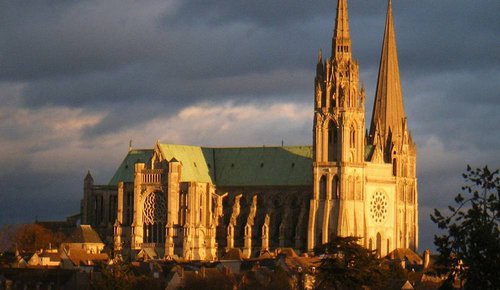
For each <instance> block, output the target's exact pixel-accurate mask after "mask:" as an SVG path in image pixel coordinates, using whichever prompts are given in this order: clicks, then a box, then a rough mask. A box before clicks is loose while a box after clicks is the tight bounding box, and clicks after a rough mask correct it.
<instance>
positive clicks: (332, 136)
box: [328, 120, 338, 162]
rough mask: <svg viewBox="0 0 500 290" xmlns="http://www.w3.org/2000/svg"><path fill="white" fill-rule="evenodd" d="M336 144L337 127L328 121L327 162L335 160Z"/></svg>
mask: <svg viewBox="0 0 500 290" xmlns="http://www.w3.org/2000/svg"><path fill="white" fill-rule="evenodd" d="M337 143H338V136H337V126H336V125H335V123H334V122H333V121H332V120H330V122H328V161H330V162H332V161H336V160H337Z"/></svg>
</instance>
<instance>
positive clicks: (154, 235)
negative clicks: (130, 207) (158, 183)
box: [142, 191, 167, 243]
mask: <svg viewBox="0 0 500 290" xmlns="http://www.w3.org/2000/svg"><path fill="white" fill-rule="evenodd" d="M166 217H167V202H166V200H165V194H164V193H163V192H161V191H153V192H150V193H149V194H148V195H146V198H145V199H144V204H143V207H142V220H143V230H144V233H143V239H144V240H143V241H144V243H164V242H165V223H166Z"/></svg>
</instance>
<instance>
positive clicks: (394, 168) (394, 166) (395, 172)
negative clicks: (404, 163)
mask: <svg viewBox="0 0 500 290" xmlns="http://www.w3.org/2000/svg"><path fill="white" fill-rule="evenodd" d="M392 175H394V176H396V175H398V164H397V161H396V158H393V159H392Z"/></svg>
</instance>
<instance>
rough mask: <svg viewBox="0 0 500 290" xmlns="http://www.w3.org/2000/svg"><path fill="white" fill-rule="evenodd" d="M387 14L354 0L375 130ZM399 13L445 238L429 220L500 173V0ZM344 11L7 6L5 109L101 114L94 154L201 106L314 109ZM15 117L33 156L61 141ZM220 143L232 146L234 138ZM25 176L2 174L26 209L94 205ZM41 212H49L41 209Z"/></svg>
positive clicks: (426, 183)
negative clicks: (466, 188)
mask: <svg viewBox="0 0 500 290" xmlns="http://www.w3.org/2000/svg"><path fill="white" fill-rule="evenodd" d="M169 3H174V4H175V5H170V4H169ZM386 4H387V2H386V1H382V0H380V1H349V9H350V25H351V35H352V39H353V53H354V57H355V58H356V59H358V60H359V64H360V70H361V71H360V73H361V76H362V77H361V78H362V80H363V81H364V84H365V86H366V88H367V94H368V96H367V105H366V112H367V114H366V119H367V122H369V119H370V118H371V108H372V102H373V94H374V91H375V85H376V76H377V69H378V64H379V57H380V46H381V41H382V35H383V28H384V18H385V12H386ZM393 5H394V17H395V24H396V34H397V43H398V53H399V61H400V62H399V63H400V71H401V78H402V81H403V90H404V95H405V108H406V111H407V114H408V119H409V127H410V129H411V130H412V132H413V136H414V138H415V140H416V141H417V144H418V146H419V150H420V152H424V153H421V155H419V180H420V184H419V189H420V193H421V199H420V201H421V205H422V210H421V222H422V224H421V225H422V228H425V229H426V232H432V231H433V230H434V229H433V228H432V226H431V224H430V223H428V221H427V220H425V217H424V216H425V215H428V212H429V211H430V209H432V208H433V207H442V206H444V205H446V204H448V203H449V202H450V201H451V198H452V195H451V194H454V193H456V190H458V189H459V187H460V182H461V180H460V173H461V172H462V171H463V169H464V168H465V165H466V164H467V163H474V164H477V163H479V164H477V165H476V166H481V165H483V164H486V163H489V164H494V165H492V167H494V166H495V165H496V167H498V166H500V164H499V162H500V161H499V159H498V153H499V152H498V150H496V149H494V148H497V147H498V144H500V135H499V134H497V133H496V132H497V131H498V129H497V128H496V127H497V126H496V124H498V123H500V117H499V116H500V115H499V114H497V113H496V112H497V111H498V107H499V106H500V103H499V99H498V97H499V96H498V92H499V91H500V83H499V82H498V81H497V80H498V78H499V68H500V58H499V54H498V49H497V48H498V47H500V43H499V41H500V40H499V39H498V37H496V35H497V34H498V30H499V27H500V18H498V15H497V14H498V11H499V10H500V2H498V1H494V0H481V1H456V0H442V1H432V0H427V1H396V2H394V3H393ZM334 14H335V1H334V0H321V1H309V2H308V1H298V0H293V1H284V0H280V1H277V0H273V1H247V0H232V1H229V0H224V1H222V0H221V1H215V0H213V1H201V0H183V1H172V2H165V1H146V2H145V1H1V2H0V98H1V100H2V106H5V105H6V104H8V105H9V106H16V108H27V109H29V110H34V111H37V110H44V109H46V108H51V107H68V108H76V109H81V110H83V112H84V113H88V114H90V113H93V112H101V113H103V114H105V117H104V118H103V119H102V120H100V122H98V123H97V124H95V125H93V126H89V127H86V128H85V129H84V130H83V131H82V135H81V136H76V137H75V138H80V140H77V141H80V142H84V143H85V144H86V145H85V146H88V148H89V150H91V149H92V147H93V146H96V147H94V148H96V150H104V149H103V148H99V147H98V146H99V145H96V143H99V142H98V141H96V140H100V139H101V138H113V137H112V136H114V135H113V134H116V133H119V132H122V131H124V130H127V128H130V127H134V126H136V127H140V126H141V125H143V124H147V123H148V122H149V121H150V120H152V119H154V118H157V117H164V118H167V117H169V116H174V115H175V114H176V113H177V112H179V111H180V110H182V109H183V108H185V107H188V106H190V105H193V104H197V103H200V102H206V101H209V102H212V103H220V102H225V101H228V100H232V101H234V102H235V104H241V103H259V102H262V101H269V102H280V101H287V102H295V103H297V102H300V103H302V102H304V101H307V100H311V102H312V95H313V79H314V69H315V62H316V55H317V51H318V49H319V48H322V49H323V51H324V55H329V54H330V46H331V35H332V28H333V18H334ZM11 96H12V97H11ZM0 114H2V112H1V111H0ZM10 118H11V116H10V115H8V114H3V115H0V120H1V121H2V123H1V124H0V130H2V138H6V139H8V140H11V141H16V142H17V141H19V142H21V141H22V140H26V142H28V143H32V144H33V146H31V147H27V148H28V149H27V150H29V151H30V152H27V153H28V154H26V155H27V156H30V155H29V153H32V152H40V151H44V150H47V149H48V148H50V147H51V146H52V143H51V142H55V141H54V140H53V139H51V138H46V139H43V141H42V140H41V139H38V137H39V136H40V134H43V133H40V132H39V131H42V130H43V128H41V127H40V125H39V124H38V125H37V124H33V126H32V128H28V127H26V126H16V125H15V124H12V123H9V119H10ZM311 118H312V117H311ZM309 121H310V120H309ZM309 125H310V124H309V123H308V124H307V126H309ZM9 126H10V127H9ZM304 126H306V125H304ZM7 127H8V128H7ZM291 130H292V131H291V133H289V134H290V135H287V133H284V132H283V133H282V134H283V135H284V138H285V139H291V140H305V141H306V142H307V143H310V137H309V136H308V137H303V138H304V139H300V138H298V137H297V139H295V138H293V134H297V135H299V134H304V132H310V129H304V128H300V129H297V128H295V129H291ZM258 132H259V134H262V135H261V136H255V139H256V140H264V141H265V142H268V141H271V140H273V134H272V133H269V132H268V133H265V132H260V131H258ZM185 133H186V134H190V133H189V132H185ZM47 134H49V133H47ZM164 134H165V133H164V132H160V133H158V135H161V136H163V135H164ZM237 137H238V136H235V138H237ZM134 138H140V136H135V137H134ZM207 138H208V137H207ZM431 138H435V139H436V140H437V141H438V142H440V144H441V145H442V146H443V148H444V149H443V150H442V151H439V152H437V153H434V155H433V154H432V151H425V150H426V149H423V147H425V146H427V142H428V140H429V139H431ZM278 139H280V138H278ZM56 141H57V140H56ZM122 141H123V140H116V142H117V143H119V142H122ZM209 141H210V142H218V144H213V145H225V143H227V142H229V141H230V140H216V141H214V140H209ZM279 141H280V140H277V141H276V142H278V143H279ZM285 142H286V140H285ZM146 143H147V142H146ZM148 144H149V143H148ZM422 150H423V151H422ZM25 153H26V152H19V155H20V156H21V155H22V156H24V154H25ZM0 154H1V153H0ZM113 154H118V153H113ZM424 154H425V155H426V156H422V155H424ZM424 157H425V158H424ZM119 158H121V157H119ZM119 158H118V159H119ZM18 159H19V160H18V163H19V164H21V165H19V164H12V166H13V168H21V169H20V171H19V172H23V170H22V163H23V162H29V161H28V160H27V159H26V158H21V157H20V158H18ZM55 162H57V161H55ZM106 164H107V165H104V166H103V167H104V168H102V169H101V170H102V171H101V172H99V173H98V174H96V176H97V177H99V176H102V175H110V174H111V172H112V170H113V166H114V165H112V164H111V163H106ZM19 166H21V167H19ZM80 169H81V168H79V169H78V170H80ZM14 171H16V170H10V171H9V173H8V174H10V175H6V174H7V173H1V174H0V181H1V183H2V185H3V184H9V187H11V188H19V190H21V191H23V194H27V197H26V198H25V199H23V200H22V202H26V201H27V200H30V199H31V200H34V201H38V203H37V204H41V201H43V199H44V197H41V196H46V195H50V196H54V197H57V196H63V195H64V198H67V200H68V201H67V202H64V203H63V204H61V205H53V206H55V207H57V209H54V210H53V211H52V212H53V213H54V214H50V215H51V216H54V217H55V216H61V215H62V214H63V212H65V209H64V208H63V206H64V207H66V206H68V207H69V208H71V207H72V205H70V203H72V202H75V201H77V200H78V199H79V198H80V191H81V189H80V188H81V176H80V173H78V174H77V173H75V172H72V173H68V174H67V175H57V174H55V173H53V174H52V175H41V174H40V173H38V172H33V171H29V170H27V171H26V177H27V178H28V179H29V180H30V181H28V182H27V181H26V179H22V178H21V177H18V176H15V175H12V174H13V173H12V172H14ZM100 174H101V175H100ZM75 176H76V177H75ZM62 179H64V180H66V181H64V182H63V181H61V180H62ZM44 180H45V181H44ZM104 181H105V180H104ZM23 183H25V184H23ZM34 184H38V185H37V186H34ZM58 186H62V187H58ZM44 188H46V189H44ZM61 188H67V189H68V192H69V191H71V193H67V191H66V190H63V189H61ZM32 191H33V192H38V193H39V194H38V195H36V194H31V193H30V192H32ZM15 192H16V190H15V189H8V190H5V189H4V191H2V193H1V194H0V199H3V200H2V201H12V200H14V203H15V204H16V205H18V204H21V201H19V202H18V201H15V198H17V197H15ZM75 192H76V193H75ZM445 193H446V194H445ZM66 194H68V195H66ZM69 194H71V197H69ZM434 194H438V195H439V198H437V199H435V198H434ZM23 198H24V197H23ZM75 207H77V205H75ZM33 209H34V210H35V207H33ZM2 211H3V207H2V208H0V212H2ZM35 211H36V212H40V213H44V209H43V208H42V207H41V206H39V205H36V210H35ZM45 213H46V214H47V215H49V213H48V212H47V211H45ZM55 213H57V214H55ZM70 213H71V212H69V213H68V214H70ZM9 215H14V216H15V215H16V214H15V213H13V212H12V211H8V213H7V214H4V215H3V216H0V223H2V222H4V220H7V219H8V216H9ZM21 218H22V217H21V216H19V219H21ZM423 220H425V221H423ZM422 237H423V236H422ZM426 239H427V238H426Z"/></svg>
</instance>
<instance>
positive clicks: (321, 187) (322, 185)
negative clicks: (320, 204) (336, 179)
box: [319, 175, 326, 200]
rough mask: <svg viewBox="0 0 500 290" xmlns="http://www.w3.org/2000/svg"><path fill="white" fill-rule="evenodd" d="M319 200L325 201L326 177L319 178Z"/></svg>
mask: <svg viewBox="0 0 500 290" xmlns="http://www.w3.org/2000/svg"><path fill="white" fill-rule="evenodd" d="M319 199H320V200H326V176H324V175H323V176H321V179H320V181H319Z"/></svg>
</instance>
